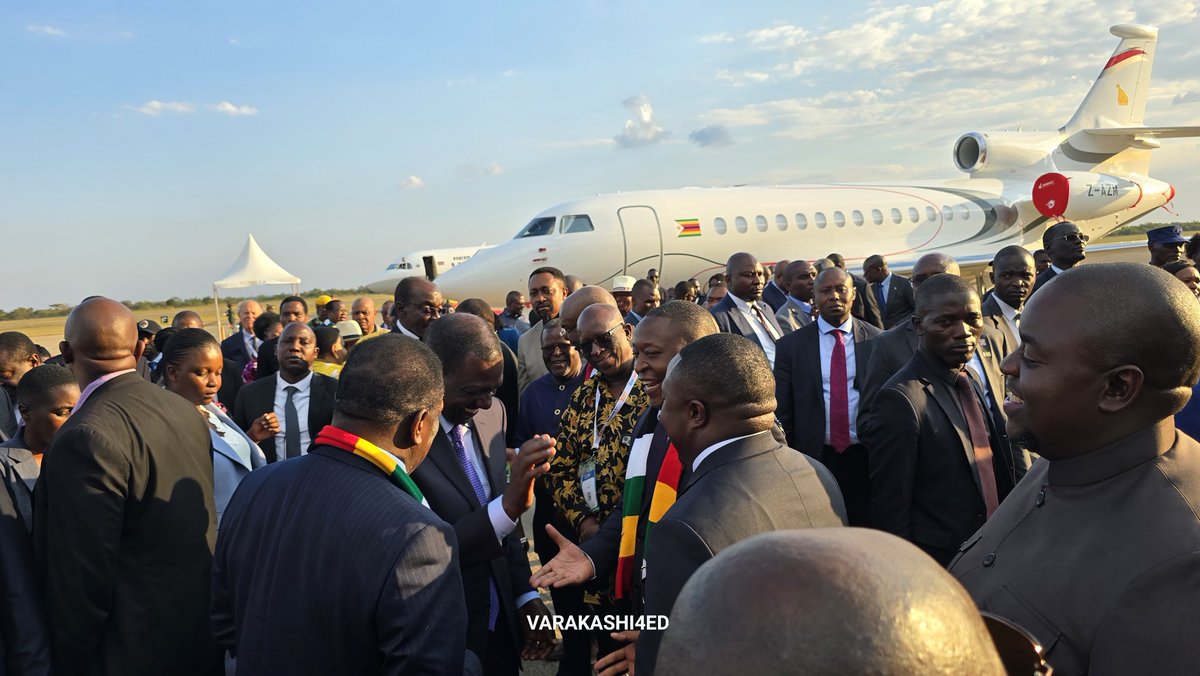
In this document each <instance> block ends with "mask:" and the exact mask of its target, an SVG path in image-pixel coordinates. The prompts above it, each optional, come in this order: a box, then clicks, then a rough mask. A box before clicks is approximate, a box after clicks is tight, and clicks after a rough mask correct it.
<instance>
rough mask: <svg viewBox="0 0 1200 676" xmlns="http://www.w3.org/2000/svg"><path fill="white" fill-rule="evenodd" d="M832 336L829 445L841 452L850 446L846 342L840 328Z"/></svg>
mask: <svg viewBox="0 0 1200 676" xmlns="http://www.w3.org/2000/svg"><path fill="white" fill-rule="evenodd" d="M829 335H831V336H833V356H831V357H830V358H829V445H830V446H832V447H833V450H835V451H837V452H838V453H841V452H843V451H845V450H846V449H847V448H849V446H850V390H849V387H848V383H847V376H846V344H845V343H844V342H842V331H841V329H834V330H832V331H830V332H829Z"/></svg>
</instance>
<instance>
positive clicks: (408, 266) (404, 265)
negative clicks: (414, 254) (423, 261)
mask: <svg viewBox="0 0 1200 676" xmlns="http://www.w3.org/2000/svg"><path fill="white" fill-rule="evenodd" d="M400 269H401V270H412V269H413V264H412V263H401V264H400Z"/></svg>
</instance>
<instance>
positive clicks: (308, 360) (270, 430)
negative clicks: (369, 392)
mask: <svg viewBox="0 0 1200 676" xmlns="http://www.w3.org/2000/svg"><path fill="white" fill-rule="evenodd" d="M278 340H279V343H278V346H277V347H276V355H275V356H276V360H277V361H278V363H279V372H278V373H275V374H272V375H270V376H267V377H265V378H259V379H258V380H255V381H254V382H252V383H250V384H248V385H246V386H245V387H243V388H242V389H241V390H240V391H238V395H237V400H236V401H235V402H234V405H233V415H232V416H231V417H232V418H233V421H234V422H235V423H237V425H238V427H240V428H242V430H243V431H244V432H245V433H246V434H247V435H249V436H250V438H251V439H253V440H254V441H255V442H256V443H257V444H258V445H259V447H260V448H262V451H263V453H264V454H265V455H266V456H267V462H275V461H276V460H286V459H287V458H295V457H297V456H300V455H304V454H305V453H307V452H308V448H309V446H311V445H312V440H313V439H315V438H316V437H317V433H318V432H320V431H321V428H323V427H325V426H326V425H328V424H329V421H330V420H332V419H333V399H334V394H335V393H336V391H337V380H336V379H334V378H330V377H329V376H327V375H322V374H320V373H314V372H313V370H312V365H313V362H314V361H316V359H317V336H316V334H314V333H313V330H312V329H311V328H310V327H309V326H308V324H306V323H304V322H299V321H295V322H292V323H291V324H288V325H287V326H285V327H284V328H283V333H281V334H279V339H278ZM264 345H265V343H264Z"/></svg>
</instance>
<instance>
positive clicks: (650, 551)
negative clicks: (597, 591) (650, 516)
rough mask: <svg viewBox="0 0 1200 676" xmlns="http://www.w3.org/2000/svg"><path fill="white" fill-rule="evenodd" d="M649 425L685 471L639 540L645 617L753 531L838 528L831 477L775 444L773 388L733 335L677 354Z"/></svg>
mask: <svg viewBox="0 0 1200 676" xmlns="http://www.w3.org/2000/svg"><path fill="white" fill-rule="evenodd" d="M662 387H663V407H662V413H661V414H660V416H659V421H660V422H661V423H662V426H663V428H664V429H665V430H666V433H667V436H668V437H669V438H670V439H671V441H672V443H674V444H675V447H676V449H677V450H678V452H679V462H680V465H681V466H682V467H683V468H686V470H687V471H688V472H689V476H688V477H687V479H686V481H685V482H684V483H683V484H682V485H681V487H680V491H679V497H678V498H677V499H676V501H675V504H673V505H671V508H670V509H669V510H667V513H666V514H665V515H663V517H662V518H661V520H659V521H658V523H656V524H655V525H654V528H653V530H652V531H651V532H650V533H648V534H647V535H646V582H645V585H646V610H645V614H646V615H647V616H657V615H669V614H670V613H671V609H672V607H673V606H674V605H675V599H676V598H677V597H678V596H679V591H680V590H681V589H682V588H683V585H684V584H685V583H686V582H687V581H688V579H689V578H690V577H691V576H692V575H693V574H694V573H695V572H696V570H697V569H698V568H699V567H700V566H701V565H703V564H704V563H705V562H706V561H708V560H709V559H711V558H712V557H713V556H715V555H716V554H719V553H720V552H721V550H723V549H725V548H726V547H729V546H731V545H733V544H734V543H736V542H738V541H741V540H744V539H746V538H748V537H751V536H753V535H757V534H759V533H762V532H766V531H771V530H785V529H791V528H823V527H831V526H843V525H845V523H846V510H845V506H844V505H843V503H842V495H841V492H840V491H839V490H838V487H837V483H836V482H835V481H834V478H833V476H832V475H830V473H829V471H828V470H826V469H825V468H824V467H822V466H820V464H819V463H816V462H815V461H813V460H810V459H809V458H808V456H806V455H804V454H803V453H798V452H796V451H795V450H793V449H790V448H788V447H787V446H784V445H782V444H780V443H779V442H778V441H776V440H775V437H774V436H773V435H772V433H771V428H772V427H774V423H775V384H774V379H773V378H772V377H771V367H770V366H769V364H768V362H767V358H766V356H765V355H763V353H762V351H761V350H760V349H758V347H757V346H755V345H754V344H753V343H751V342H750V341H749V340H747V339H745V338H743V337H741V336H733V335H729V334H725V333H721V334H717V335H712V336H706V337H704V338H701V339H699V340H697V341H695V342H694V343H692V344H691V345H688V346H687V347H685V348H683V350H681V351H680V352H679V354H678V355H677V356H676V357H675V360H674V361H673V362H672V364H671V366H670V368H669V370H668V371H667V378H666V381H665V382H664V383H663V386H662ZM661 639H662V632H660V631H643V632H642V633H641V636H639V637H638V640H637V643H638V645H637V656H636V664H637V673H638V674H640V675H641V676H646V675H647V674H650V673H653V671H654V669H655V665H656V661H657V657H658V645H659V642H660V641H661Z"/></svg>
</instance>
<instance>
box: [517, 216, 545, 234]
mask: <svg viewBox="0 0 1200 676" xmlns="http://www.w3.org/2000/svg"><path fill="white" fill-rule="evenodd" d="M552 232H554V217H553V216H547V217H545V218H535V219H533V220H532V221H529V225H527V226H525V227H524V228H523V229H522V230H521V232H518V233H517V236H516V238H515V239H520V238H522V237H541V236H542V235H549V234H550V233H552Z"/></svg>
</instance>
